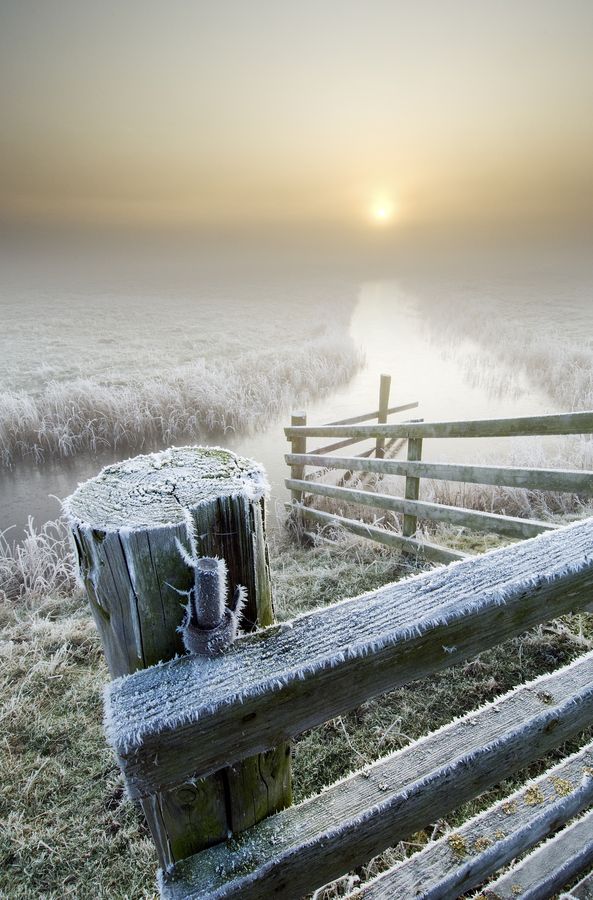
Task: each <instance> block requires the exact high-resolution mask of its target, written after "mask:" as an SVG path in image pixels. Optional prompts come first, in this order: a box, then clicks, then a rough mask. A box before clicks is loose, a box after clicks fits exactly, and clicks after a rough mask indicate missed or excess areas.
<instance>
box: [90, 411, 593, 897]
mask: <svg viewBox="0 0 593 900" xmlns="http://www.w3.org/2000/svg"><path fill="white" fill-rule="evenodd" d="M541 425H542V423H541V421H540V423H539V424H538V425H537V427H538V428H539V427H541ZM384 427H385V426H384ZM387 427H392V426H387ZM407 427H409V426H396V428H398V429H401V428H407ZM435 427H436V426H429V428H435ZM554 427H559V425H558V423H556V425H555V426H554ZM400 433H401V432H400ZM300 434H302V432H298V433H297V435H300ZM297 435H295V437H296V436H297ZM375 435H376V427H375V430H374V431H373V436H375ZM380 435H381V436H384V437H385V438H386V439H387V440H388V439H389V438H390V437H391V436H392V432H391V431H386V432H381V433H380ZM592 548H593V519H588V520H585V521H581V522H578V523H574V524H572V525H569V526H566V527H563V528H559V529H555V530H553V531H546V532H545V533H543V534H541V535H539V536H538V537H536V538H530V539H527V540H525V541H522V542H519V543H515V544H512V545H509V546H507V547H503V548H501V549H499V550H496V551H493V552H491V553H488V554H484V555H481V556H477V557H475V558H472V559H467V560H463V561H461V562H459V563H458V564H457V565H455V566H450V567H442V568H439V569H436V570H432V571H429V572H425V573H423V574H421V575H418V576H416V577H415V578H411V579H408V580H406V581H403V582H398V583H393V584H389V585H386V586H385V587H383V588H380V589H378V590H375V591H372V592H370V593H368V594H366V595H364V596H361V597H357V598H354V599H351V600H346V601H343V602H341V603H338V604H336V605H334V606H330V607H327V608H325V609H319V610H316V611H314V612H312V613H309V614H307V615H305V616H301V617H299V618H297V619H295V620H293V621H292V622H288V623H284V624H281V625H273V626H271V627H269V628H266V629H263V630H261V631H260V632H257V633H255V634H248V635H245V636H243V637H241V638H239V639H238V641H237V642H236V643H235V644H234V645H233V647H232V648H231V649H230V650H228V651H227V652H226V653H224V654H223V655H221V656H218V657H216V658H214V659H205V658H201V657H196V656H185V657H181V658H177V659H173V660H170V661H168V662H165V663H163V664H161V665H159V666H152V667H150V668H146V669H143V670H141V671H138V672H136V673H135V674H133V675H130V676H128V677H126V678H122V679H118V680H115V681H113V682H112V683H111V685H110V686H109V688H108V691H107V695H106V704H107V710H106V713H107V714H106V722H107V730H108V736H109V738H110V741H111V743H112V745H113V747H114V748H115V751H116V753H117V756H118V759H119V762H120V765H121V767H122V770H123V772H124V774H125V778H126V783H127V789H128V792H129V794H130V795H131V796H132V797H134V798H137V799H139V800H146V798H150V797H151V796H157V795H159V794H160V793H162V792H163V791H168V790H171V789H174V788H175V787H176V786H179V785H183V784H186V783H188V781H191V783H193V784H199V783H200V779H202V778H204V777H206V776H208V775H210V774H211V773H213V772H217V771H219V770H220V769H221V767H223V766H233V765H235V764H237V763H238V762H239V761H240V760H242V759H245V758H247V757H253V755H254V754H257V753H262V752H265V751H267V750H268V749H269V748H272V747H276V746H278V745H279V744H282V742H283V741H285V740H287V739H289V738H291V737H293V736H294V735H297V734H299V733H300V732H302V731H304V730H305V729H308V728H311V727H313V726H316V725H319V724H321V723H323V722H325V721H326V720H328V719H330V718H332V717H334V716H337V715H340V714H342V713H344V712H346V711H347V710H349V709H352V708H354V707H355V706H357V705H359V704H361V703H363V702H364V701H366V700H368V699H370V698H372V697H376V696H377V695H379V694H380V693H382V692H384V691H387V690H390V689H393V688H395V687H397V686H399V685H402V684H405V683H407V682H410V681H412V680H414V679H417V678H421V677H424V676H426V675H429V674H430V673H433V672H437V671H439V670H442V669H445V668H447V667H449V666H451V665H453V664H456V663H459V662H461V661H462V660H465V659H467V658H469V657H472V656H475V655H476V654H477V653H480V652H482V651H484V650H486V649H488V648H490V647H492V646H494V645H495V644H497V643H499V642H501V641H503V640H506V639H508V638H510V637H512V636H515V635H518V634H520V633H521V632H523V631H525V629H527V628H530V627H532V626H534V625H537V624H538V623H541V622H544V621H546V620H549V619H551V618H555V617H558V616H561V615H564V614H565V613H568V612H571V611H572V612H575V611H579V610H582V609H584V608H586V607H587V606H588V605H589V604H591V602H592V601H593V554H592ZM592 724H593V653H588V654H586V655H584V656H582V657H580V658H579V659H577V660H576V661H574V662H573V663H571V664H570V665H568V666H566V667H564V668H562V669H560V670H559V671H556V672H554V673H553V674H550V675H545V676H542V677H540V678H539V679H537V680H536V681H535V682H531V683H530V684H528V685H521V686H520V687H518V688H516V689H515V690H513V691H511V692H510V693H508V694H506V695H504V696H503V697H501V698H499V699H498V700H496V701H495V702H494V703H491V704H487V705H486V706H484V707H482V708H481V709H478V710H477V711H475V712H473V713H472V714H470V715H468V716H465V717H464V718H462V719H460V720H457V721H456V722H453V723H451V724H450V725H448V726H446V727H444V728H442V729H440V730H439V731H436V732H434V733H432V734H429V735H427V736H426V737H424V738H422V739H421V740H420V741H416V742H414V743H412V744H410V745H408V746H407V747H405V748H404V749H403V750H400V751H398V752H396V753H394V754H392V755H391V756H388V757H386V758H384V759H381V760H379V761H377V762H376V763H373V764H372V765H370V766H368V767H367V768H365V769H364V770H363V771H361V772H358V773H355V774H354V775H351V776H350V777H348V778H346V779H344V780H342V781H340V782H338V783H337V784H335V785H333V786H332V787H330V788H329V789H327V790H326V791H324V792H323V793H322V794H320V795H318V796H315V797H312V798H310V799H308V800H306V801H304V802H303V803H300V804H298V805H295V806H291V807H289V808H287V809H285V810H283V811H282V812H278V813H276V814H274V815H271V816H269V817H267V818H266V819H264V820H263V821H261V822H260V823H259V824H256V825H254V826H253V827H252V828H250V829H249V830H248V831H246V832H244V833H243V834H242V835H235V836H234V837H233V839H232V840H229V841H227V842H225V843H220V844H218V845H216V846H214V847H210V848H208V849H205V850H203V851H202V852H200V853H198V854H195V855H193V856H189V857H188V858H186V859H183V860H181V861H180V862H177V863H176V864H175V866H173V867H170V868H169V869H167V870H166V871H164V872H162V873H161V892H162V896H163V897H166V898H170V900H181V898H189V897H191V898H218V897H236V898H239V897H240V898H241V900H261V898H265V897H281V898H297V897H300V896H302V895H304V894H306V893H307V892H310V891H312V890H314V889H316V888H317V887H319V886H320V885H323V884H326V883H327V882H329V881H330V880H332V879H334V878H336V877H339V876H341V875H343V874H344V873H346V872H348V871H350V870H352V869H353V868H354V867H357V866H359V865H361V864H363V863H364V862H366V861H367V860H369V859H370V858H371V857H373V856H374V855H376V854H378V853H380V852H382V851H383V850H385V849H386V848H387V847H389V846H391V845H393V844H394V843H397V842H398V841H399V840H401V839H404V838H406V837H408V836H409V835H410V834H411V833H413V832H415V831H417V830H419V829H421V828H423V827H425V826H427V825H428V824H429V823H431V822H434V821H436V820H437V819H439V818H440V817H443V816H445V815H447V814H448V813H449V812H450V811H451V810H453V809H454V808H456V807H458V806H460V804H462V803H464V802H466V801H467V800H469V799H471V798H473V797H476V796H477V795H478V794H479V793H481V792H482V791H485V790H487V789H488V788H490V787H492V786H493V785H495V784H496V783H497V782H499V781H500V780H501V779H503V778H506V777H508V776H509V775H511V774H512V773H514V772H516V771H518V770H519V769H521V768H522V767H524V766H526V765H528V764H529V763H530V762H532V761H534V760H535V759H537V758H538V757H540V756H541V755H542V754H544V753H546V752H548V751H549V750H551V749H552V748H555V747H558V746H560V745H561V744H562V743H563V742H565V741H566V740H567V739H569V738H572V737H575V736H577V735H578V734H579V733H580V732H582V731H583V729H585V728H588V727H590V726H591V725H592ZM592 772H593V742H592V743H589V744H587V745H586V746H585V747H584V748H582V749H581V750H580V751H579V753H577V754H576V755H574V756H572V757H570V758H569V759H568V760H565V761H564V762H562V763H560V764H559V765H558V766H557V767H556V768H555V769H553V770H551V771H550V772H548V773H546V774H545V775H542V776H541V777H540V778H539V779H538V780H537V781H536V782H534V783H529V784H528V785H526V786H525V787H524V788H522V789H520V790H519V791H517V792H516V793H515V794H514V795H513V796H512V797H511V798H508V799H507V800H506V801H505V805H504V806H501V804H498V805H497V806H495V807H492V808H491V809H490V810H488V811H487V812H486V813H484V814H482V816H481V817H479V818H478V819H472V820H471V821H470V822H468V823H466V824H465V825H464V826H462V827H461V828H459V829H458V830H456V831H455V832H453V833H451V834H449V835H447V836H446V837H445V838H443V839H442V840H441V841H436V842H431V843H429V844H428V845H427V847H426V849H425V850H424V851H423V852H422V853H420V854H418V855H416V856H414V857H412V858H411V859H409V860H408V861H406V862H405V863H404V864H403V865H401V866H397V867H395V868H394V869H392V870H389V871H388V872H386V873H384V874H383V875H382V876H381V877H380V878H379V879H376V880H374V881H372V882H370V883H369V884H368V885H367V886H365V887H364V888H363V889H362V890H361V892H359V894H358V896H361V895H362V896H366V897H373V898H376V897H383V898H399V897H401V898H404V897H409V896H410V897H411V896H419V895H421V896H423V897H432V898H439V900H444V898H448V897H451V898H453V897H457V896H458V895H459V894H461V893H463V892H465V891H469V890H472V889H473V888H475V887H477V886H478V885H479V884H481V883H483V882H484V881H485V880H487V879H488V878H490V877H491V876H492V875H493V873H495V872H496V871H497V870H498V869H499V868H500V867H501V866H505V865H506V864H508V863H510V862H511V861H512V860H514V859H515V858H516V857H517V855H518V853H519V852H520V851H525V850H528V849H530V848H531V847H533V846H534V844H536V843H537V842H538V841H539V840H541V839H542V838H545V837H548V836H549V835H550V834H552V833H554V832H555V831H557V830H558V829H559V828H562V826H564V825H565V824H566V828H562V830H560V831H559V832H558V834H557V835H556V836H555V837H554V838H553V839H551V840H548V841H546V842H545V843H544V844H543V845H541V847H540V848H539V849H537V850H535V851H534V852H533V854H530V855H528V856H527V857H526V858H525V859H524V860H523V861H522V862H521V863H520V864H518V865H517V866H516V867H515V868H514V869H513V870H512V871H511V873H510V874H506V875H503V876H502V877H501V878H499V879H498V880H497V881H495V882H492V883H491V885H490V886H491V888H492V890H493V891H494V895H495V896H496V897H499V898H512V897H516V896H523V895H525V896H532V894H530V893H529V892H530V890H532V889H533V885H534V884H537V885H538V886H539V887H538V892H537V893H536V894H533V896H538V897H549V896H552V894H553V893H555V892H556V891H557V890H558V888H559V887H560V886H561V885H563V884H565V883H566V882H567V881H568V880H569V879H570V878H572V877H573V876H574V875H576V873H577V872H578V871H579V870H580V869H582V868H583V867H586V866H587V865H590V863H591V862H592V861H593V813H591V812H586V813H585V815H584V816H583V815H581V813H582V812H583V811H584V810H586V809H587V808H588V807H589V806H590V805H591V802H592V800H593V778H592V777H591V773H592ZM575 817H577V818H575ZM567 823H568V824H567ZM517 885H519V886H520V889H519V890H517ZM586 889H588V888H587V887H586V886H585V887H584V888H583V889H582V890H586ZM574 890H577V889H574ZM578 890H581V889H580V888H579V889H578ZM572 896H576V897H581V896H585V894H583V893H574V891H573V894H572Z"/></svg>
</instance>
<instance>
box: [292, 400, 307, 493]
mask: <svg viewBox="0 0 593 900" xmlns="http://www.w3.org/2000/svg"><path fill="white" fill-rule="evenodd" d="M290 421H291V424H292V425H306V424H307V416H306V415H305V413H294V414H293V415H292V417H291V420H290ZM292 452H293V453H294V454H296V455H300V454H306V452H307V438H306V437H305V436H303V435H299V436H298V437H295V438H293V439H292ZM304 471H305V467H304V466H303V465H302V463H295V464H294V465H292V466H291V467H290V477H291V478H295V479H302V477H303V474H304ZM290 498H291V500H292V501H293V503H300V501H301V500H302V499H303V492H302V491H299V490H294V491H291V492H290Z"/></svg>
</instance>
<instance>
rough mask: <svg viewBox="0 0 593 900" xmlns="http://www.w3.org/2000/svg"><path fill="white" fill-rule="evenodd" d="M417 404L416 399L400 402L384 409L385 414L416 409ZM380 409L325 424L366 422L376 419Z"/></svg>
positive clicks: (390, 414) (389, 414) (387, 376)
mask: <svg viewBox="0 0 593 900" xmlns="http://www.w3.org/2000/svg"><path fill="white" fill-rule="evenodd" d="M381 377H382V378H383V377H385V378H389V377H390V376H389V375H386V376H383V375H382V376H381ZM417 406H418V401H417V400H416V401H414V402H413V403H402V404H400V405H399V406H391V407H389V409H387V410H386V415H388V416H392V415H395V413H400V412H405V411H406V410H408V409H416V408H417ZM379 414H380V410H378V409H375V410H373V412H371V413H363V414H362V415H360V416H352V417H351V418H350V419H340V420H339V421H338V422H327V423H325V424H327V425H358V424H359V423H360V422H368V421H369V420H370V419H377V418H378V417H379Z"/></svg>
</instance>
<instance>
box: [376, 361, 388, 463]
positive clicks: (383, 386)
mask: <svg viewBox="0 0 593 900" xmlns="http://www.w3.org/2000/svg"><path fill="white" fill-rule="evenodd" d="M390 391H391V375H381V382H380V385H379V415H378V416H377V424H379V425H384V424H385V423H386V422H387V416H388V414H389V413H388V410H389V393H390ZM375 456H376V457H377V459H383V457H384V456H385V438H382V437H378V438H377V442H376V444H375Z"/></svg>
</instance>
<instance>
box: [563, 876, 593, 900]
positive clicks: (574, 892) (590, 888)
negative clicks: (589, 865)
mask: <svg viewBox="0 0 593 900" xmlns="http://www.w3.org/2000/svg"><path fill="white" fill-rule="evenodd" d="M592 897H593V872H590V873H588V874H587V875H585V877H584V878H581V880H580V881H579V882H578V884H575V886H574V887H572V888H571V889H570V891H569V892H568V894H561V895H560V898H559V900H591V898H592Z"/></svg>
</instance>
